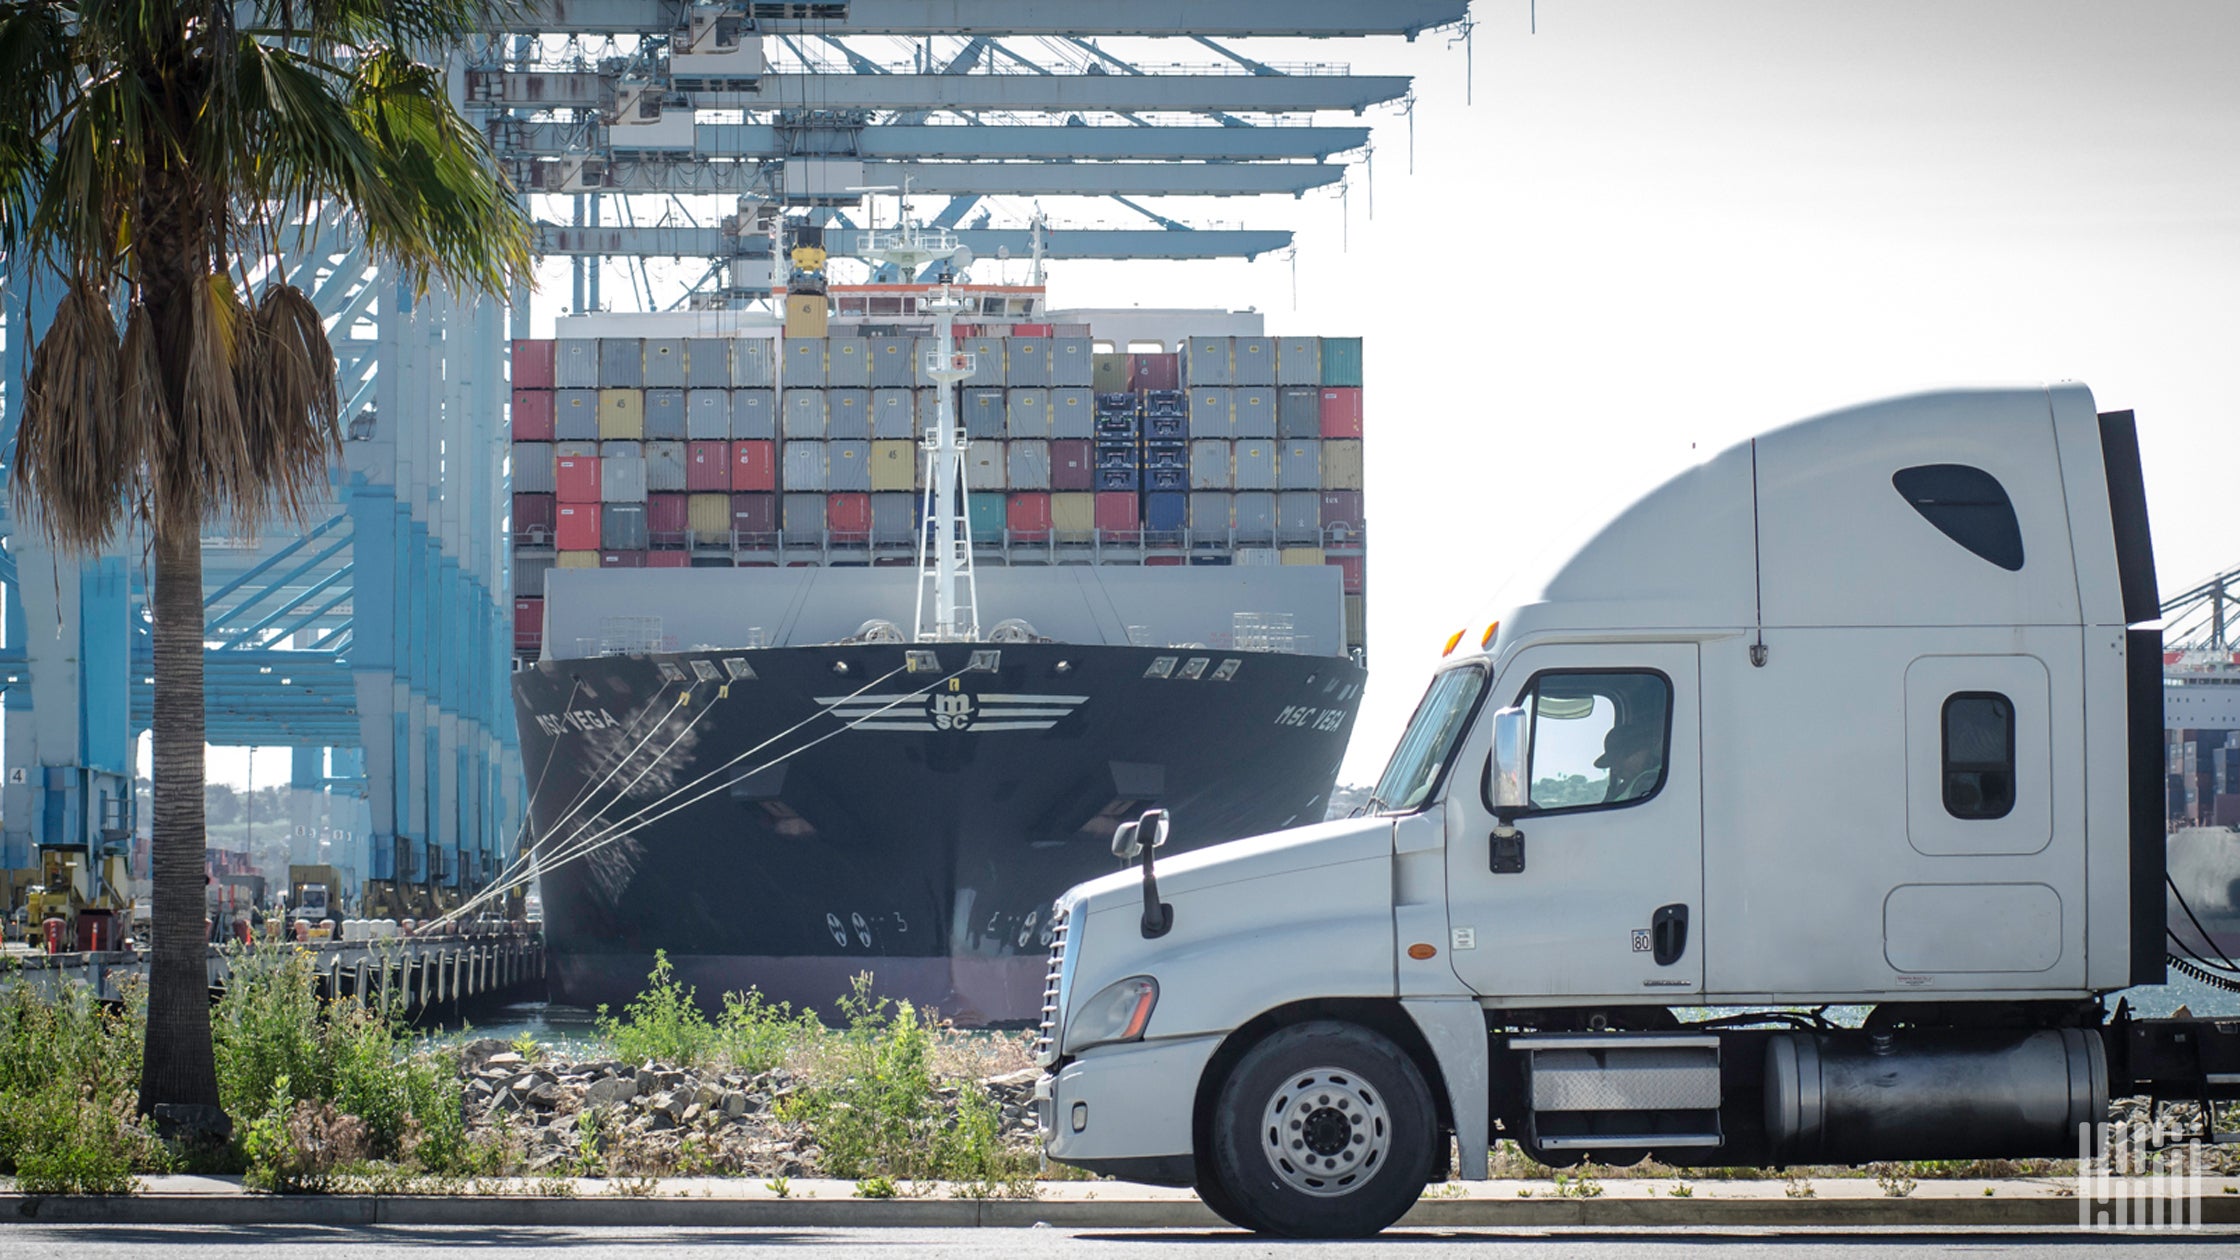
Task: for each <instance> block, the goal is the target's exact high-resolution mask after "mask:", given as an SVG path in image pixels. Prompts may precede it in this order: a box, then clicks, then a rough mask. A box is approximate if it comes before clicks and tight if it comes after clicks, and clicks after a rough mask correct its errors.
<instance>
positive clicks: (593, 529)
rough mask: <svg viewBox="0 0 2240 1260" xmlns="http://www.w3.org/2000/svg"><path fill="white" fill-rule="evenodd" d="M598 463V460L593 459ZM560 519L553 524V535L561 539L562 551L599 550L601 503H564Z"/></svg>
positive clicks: (561, 507)
mask: <svg viewBox="0 0 2240 1260" xmlns="http://www.w3.org/2000/svg"><path fill="white" fill-rule="evenodd" d="M592 462H593V463H597V462H598V461H597V460H593V461H592ZM557 515H558V519H557V520H556V521H555V522H554V524H553V535H554V537H555V538H557V539H558V540H559V544H560V549H561V550H562V551H597V550H598V549H599V505H598V504H596V503H563V504H561V505H560V509H559V512H558V514H557Z"/></svg>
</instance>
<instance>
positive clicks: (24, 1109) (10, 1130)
mask: <svg viewBox="0 0 2240 1260" xmlns="http://www.w3.org/2000/svg"><path fill="white" fill-rule="evenodd" d="M143 996H144V995H143V993H142V991H141V990H139V989H138V988H137V987H133V988H128V989H127V990H126V994H125V1000H124V1001H123V1002H122V1003H119V1004H117V1005H115V1006H104V1005H103V1004H102V1003H100V1002H99V1001H97V1000H95V998H94V996H93V994H92V992H91V991H90V990H88V989H87V988H86V986H84V985H82V984H79V983H76V982H71V983H69V984H66V985H64V986H62V987H61V989H60V990H59V991H58V992H54V993H52V994H51V995H50V993H49V991H47V990H45V989H41V988H37V987H34V986H33V985H31V984H30V983H29V982H27V981H25V980H24V979H23V978H22V977H21V976H20V975H13V974H11V975H9V976H7V977H6V978H5V979H4V980H0V1173H9V1174H12V1175H13V1176H14V1177H15V1179H16V1184H17V1187H18V1188H19V1189H21V1190H22V1191H24V1192H25V1193H31V1194H126V1193H130V1192H131V1191H132V1190H133V1188H134V1186H135V1183H134V1181H133V1179H132V1169H133V1168H134V1167H135V1166H142V1167H147V1166H156V1165H160V1163H161V1161H162V1148H161V1146H160V1145H158V1144H157V1142H156V1141H155V1139H154V1138H153V1137H152V1136H150V1135H149V1134H148V1132H147V1131H146V1130H145V1129H143V1128H142V1127H141V1126H140V1124H139V1122H138V1120H137V1118H136V1117H135V1116H134V1114H133V1113H134V1110H135V1104H136V1102H137V1099H138V1092H137V1091H138V1087H139V1077H140V1056H141V1044H142V1043H141V1028H142V1025H143V1022H144V1020H145V1010H146V1005H145V1002H144V1001H143V1000H142V999H143Z"/></svg>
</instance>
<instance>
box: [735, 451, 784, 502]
mask: <svg viewBox="0 0 2240 1260" xmlns="http://www.w3.org/2000/svg"><path fill="white" fill-rule="evenodd" d="M731 488H732V489H733V490H760V491H770V490H775V489H777V488H778V444H777V443H776V442H733V443H732V444H731Z"/></svg>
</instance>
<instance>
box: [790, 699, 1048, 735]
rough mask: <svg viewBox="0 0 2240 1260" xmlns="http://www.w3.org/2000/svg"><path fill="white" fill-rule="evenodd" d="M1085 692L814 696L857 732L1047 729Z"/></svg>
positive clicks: (954, 731) (955, 731)
mask: <svg viewBox="0 0 2240 1260" xmlns="http://www.w3.org/2000/svg"><path fill="white" fill-rule="evenodd" d="M1088 699H1089V697H1087V696H1029V695H1009V694H1002V693H990V694H987V695H975V694H973V693H972V692H969V691H948V692H935V693H934V694H932V695H930V696H926V695H919V694H915V693H911V692H904V693H902V694H900V695H860V696H818V697H817V703H818V704H821V705H823V706H824V711H825V712H826V713H827V714H829V715H831V716H833V717H836V718H838V719H840V720H841V721H843V722H845V723H847V724H848V725H849V727H851V728H852V729H855V730H859V731H948V732H951V733H957V732H963V731H1047V730H1049V729H1050V728H1051V727H1053V726H1056V725H1057V724H1058V720H1059V719H1060V718H1063V717H1065V716H1067V715H1068V714H1070V713H1072V712H1073V711H1074V710H1075V709H1078V708H1080V707H1081V706H1082V705H1083V704H1085V703H1087V702H1088Z"/></svg>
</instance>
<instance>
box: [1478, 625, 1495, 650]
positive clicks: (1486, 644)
mask: <svg viewBox="0 0 2240 1260" xmlns="http://www.w3.org/2000/svg"><path fill="white" fill-rule="evenodd" d="M1499 633H1501V623H1500V622H1498V621H1495V622H1489V623H1488V624H1487V625H1486V637H1484V638H1482V639H1480V640H1478V646H1479V647H1481V648H1488V649H1490V648H1492V647H1493V636H1495V635H1497V634H1499Z"/></svg>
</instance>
